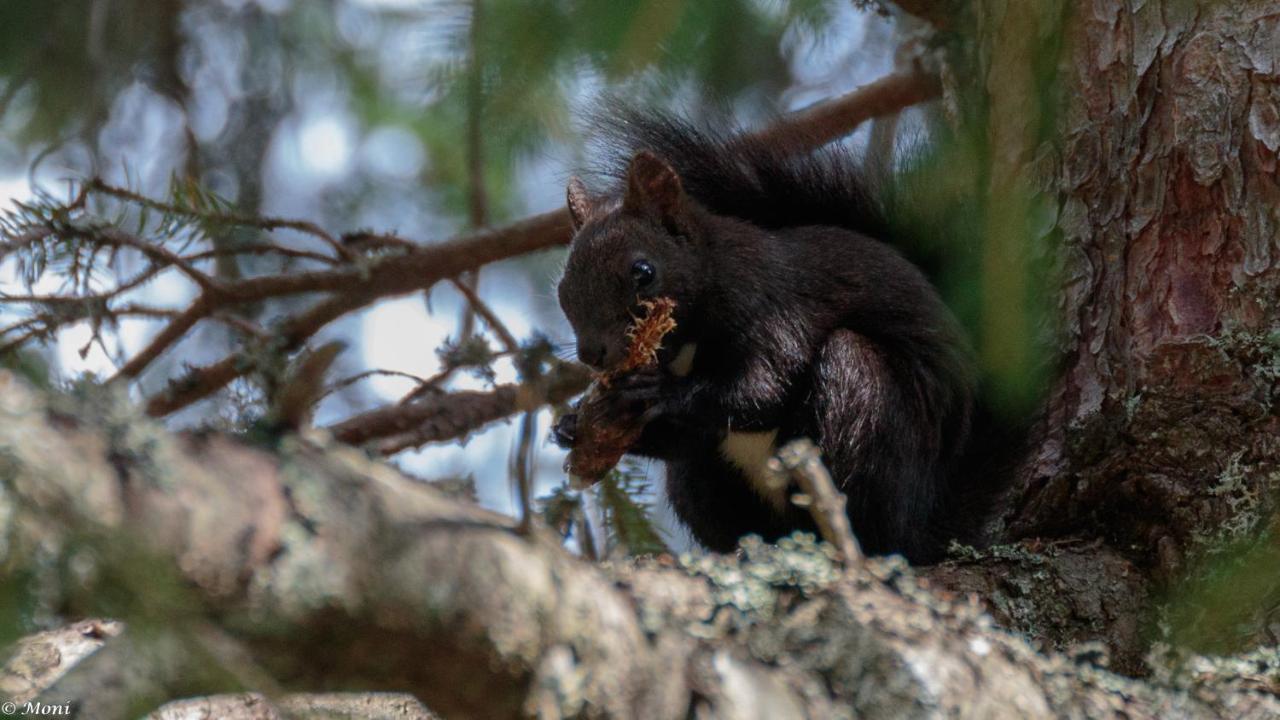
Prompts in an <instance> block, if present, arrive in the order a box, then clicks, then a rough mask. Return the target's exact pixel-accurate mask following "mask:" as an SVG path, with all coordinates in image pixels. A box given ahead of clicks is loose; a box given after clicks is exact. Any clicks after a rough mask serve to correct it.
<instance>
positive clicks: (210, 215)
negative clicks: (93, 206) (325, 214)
mask: <svg viewBox="0 0 1280 720" xmlns="http://www.w3.org/2000/svg"><path fill="white" fill-rule="evenodd" d="M86 187H87V188H88V189H89V190H90V191H92V192H96V193H99V194H102V195H108V196H110V197H114V198H117V199H120V200H127V201H128V202H131V203H134V204H135V205H141V206H142V207H147V208H150V209H152V210H158V211H160V212H165V213H172V214H174V215H185V216H187V217H191V218H196V219H197V220H204V221H206V222H211V223H215V224H219V225H241V226H244V227H254V228H259V229H261V230H295V231H297V232H301V233H305V234H307V235H311V236H313V237H317V238H319V239H320V240H321V241H323V242H324V243H325V244H326V245H328V246H329V247H330V248H331V249H332V250H333V251H334V252H335V253H337V254H338V257H340V258H342V259H343V260H347V261H350V260H353V259H354V256H353V255H352V254H351V251H350V250H349V249H348V248H347V247H345V246H344V245H343V244H342V243H340V242H338V240H337V239H336V238H335V237H334V236H333V235H331V234H330V233H329V232H328V231H326V230H325V229H324V228H322V227H320V226H319V225H316V224H315V223H313V222H310V221H307V220H294V219H289V218H278V217H269V216H267V217H258V216H255V215H241V214H239V213H229V212H209V211H206V210H197V209H195V208H188V207H181V206H178V205H174V204H171V203H166V202H161V201H159V200H156V199H154V198H149V197H147V196H146V195H143V194H141V193H136V192H134V191H132V190H129V189H126V188H122V187H116V186H114V185H109V184H107V183H106V182H104V181H103V180H102V179H100V178H93V179H91V180H89V182H88V183H87V184H86Z"/></svg>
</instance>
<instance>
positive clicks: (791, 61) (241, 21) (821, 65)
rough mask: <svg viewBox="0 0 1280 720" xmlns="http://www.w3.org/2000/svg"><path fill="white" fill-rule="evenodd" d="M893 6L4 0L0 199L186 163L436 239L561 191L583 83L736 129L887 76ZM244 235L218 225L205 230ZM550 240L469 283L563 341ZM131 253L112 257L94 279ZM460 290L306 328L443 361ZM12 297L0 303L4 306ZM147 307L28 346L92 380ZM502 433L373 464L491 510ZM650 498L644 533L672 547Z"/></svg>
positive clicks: (196, 418) (374, 356)
mask: <svg viewBox="0 0 1280 720" xmlns="http://www.w3.org/2000/svg"><path fill="white" fill-rule="evenodd" d="M909 24H910V23H909V21H908V20H905V19H903V18H900V17H895V16H893V15H892V14H890V13H889V12H887V11H884V10H882V9H880V8H876V7H864V6H863V3H857V2H852V1H851V0H797V1H794V2H786V1H784V0H716V1H715V2H701V1H699V2H693V1H692V0H687V1H684V2H682V1H680V0H665V1H664V0H657V1H643V0H594V1H592V0H587V1H569V0H440V1H435V2H432V1H428V0H306V1H305V2H303V1H302V0H58V1H57V2H49V1H48V0H5V2H4V3H0V210H2V211H6V212H18V211H19V210H18V209H20V208H21V207H22V206H21V205H19V203H38V202H42V201H43V202H47V201H50V200H51V199H57V200H60V201H66V200H67V199H68V198H69V193H72V192H73V191H74V181H76V180H80V179H84V178H89V177H100V178H102V179H103V180H105V181H106V182H109V183H111V184H113V185H116V186H120V187H126V188H129V189H130V190H133V191H136V192H139V193H142V194H144V195H148V196H151V197H157V198H165V197H168V196H169V195H170V192H171V187H172V186H173V184H174V183H175V182H188V181H194V182H195V183H196V184H198V185H199V186H200V187H202V188H204V189H206V190H207V191H209V192H210V193H212V194H214V195H216V196H217V197H218V198H221V200H222V201H225V203H226V205H227V206H228V207H229V208H230V209H231V210H233V211H234V212H237V213H243V214H246V215H270V216H282V217H287V218H297V219H303V220H309V221H312V222H314V223H316V224H318V225H319V226H321V227H323V228H325V229H326V230H328V231H329V232H331V233H332V234H334V235H335V236H336V235H338V234H341V233H347V232H352V231H357V230H370V231H374V232H394V233H396V234H397V235H399V236H400V237H403V238H407V239H410V240H412V241H413V242H417V243H434V242H441V241H444V240H447V239H449V238H451V237H453V236H456V235H458V234H459V233H462V232H466V231H468V230H471V229H476V228H483V227H486V226H496V225H501V224H504V223H508V222H511V221H513V220H517V219H519V218H521V217H525V216H527V215H530V214H533V213H537V212H542V211H546V210H550V209H554V208H556V207H559V206H560V205H561V204H562V203H563V197H564V185H565V181H566V180H567V178H568V177H569V176H570V175H571V174H573V172H574V171H575V170H576V169H578V168H581V167H583V166H584V165H587V164H588V163H589V160H590V158H589V157H587V156H586V154H585V147H584V139H583V133H582V132H581V129H582V127H581V120H582V118H583V117H584V116H585V115H586V114H587V113H588V112H590V111H591V109H592V107H593V102H594V101H595V100H596V98H598V96H599V93H600V92H601V91H603V90H605V89H608V90H611V91H620V92H622V93H624V94H625V95H627V96H628V97H631V98H635V99H637V100H639V101H641V102H643V103H652V104H658V105H668V106H674V107H679V108H682V109H684V110H685V111H686V112H691V113H695V114H696V113H697V112H699V109H700V108H707V107H715V108H718V109H721V110H724V109H727V110H728V111H729V112H731V113H732V114H733V115H734V116H735V117H737V118H739V120H740V121H741V122H742V123H743V124H746V125H751V124H755V123H759V122H764V121H767V120H768V119H769V118H770V117H773V116H776V115H777V114H778V113H781V112H785V111H788V110H792V109H796V108H800V107H803V106H806V105H808V104H811V103H814V102H817V101H820V100H822V99H825V98H829V97H832V96H835V95H838V94H840V93H843V92H846V91H849V90H851V89H853V88H856V87H858V86H860V85H863V84H865V83H867V82H870V81H872V80H875V79H877V78H879V77H882V76H884V75H886V74H888V73H889V72H891V71H892V70H893V68H894V55H895V49H896V48H897V47H899V46H900V45H901V44H902V41H903V38H904V36H905V35H907V34H908V33H909V32H910V27H909ZM911 112H916V111H911ZM909 114H910V113H908V115H909ZM912 123H913V120H912V117H904V118H903V119H902V122H899V123H897V124H896V126H895V127H898V128H901V127H912ZM916 124H917V125H918V124H919V123H918V122H916ZM871 132H872V130H871V125H870V124H867V125H864V126H863V127H862V128H860V129H859V131H858V133H856V134H855V135H854V136H852V137H851V138H849V139H848V140H847V142H851V143H854V144H864V143H866V142H867V137H868V135H869V133H871ZM899 132H901V130H899ZM891 133H892V131H891ZM262 232H263V231H261V230H256V229H251V228H249V229H246V228H239V229H236V230H234V231H233V233H238V234H240V236H239V237H230V238H224V241H227V242H247V241H252V240H253V236H254V235H255V234H260V233H262ZM273 237H274V238H276V239H277V240H278V241H280V242H286V243H290V244H293V245H295V246H297V247H304V248H305V247H307V246H308V244H312V245H314V244H315V243H316V242H317V241H316V240H315V238H312V237H309V236H306V235H303V234H300V233H292V234H291V233H289V232H288V231H279V232H276V233H274V234H273ZM564 252H565V251H564V250H563V249H555V250H550V251H543V252H540V253H535V254H533V255H529V256H525V257H521V258H518V259H515V260H511V261H506V262H501V263H497V264H493V265H491V266H488V267H486V268H484V270H483V271H481V273H480V274H479V277H478V278H477V279H476V281H477V282H478V291H479V294H480V296H481V297H482V298H484V300H485V301H487V303H488V304H489V305H490V306H491V307H492V308H493V310H494V311H495V312H496V314H497V315H498V316H499V317H500V318H501V319H502V321H503V322H504V323H505V324H506V325H507V327H509V328H510V330H511V331H512V333H513V334H514V335H515V336H516V337H517V338H518V339H520V340H521V341H529V340H530V339H532V338H535V337H537V336H539V335H541V336H545V337H546V338H547V339H548V340H549V341H550V342H551V343H552V344H553V345H554V346H555V347H556V348H558V349H560V350H562V352H560V354H561V355H562V356H563V357H571V351H569V352H563V350H567V349H569V348H572V336H571V334H570V332H569V330H568V327H567V325H566V323H565V322H564V319H563V317H562V315H561V313H560V311H559V308H558V307H557V304H556V301H555V292H554V290H555V283H556V279H557V275H558V272H559V268H560V265H561V263H562V261H563V257H564ZM280 262H281V261H280V260H279V259H275V258H269V257H261V258H255V257H249V256H241V257H240V258H239V261H238V262H235V261H233V262H229V263H228V262H223V263H219V264H218V267H217V268H216V272H217V273H218V274H219V275H220V276H224V277H243V276H249V275H256V274H267V273H274V272H280V271H281V270H283V269H285V268H283V267H282V266H281V264H280ZM129 269H130V265H129V262H128V258H127V257H126V258H123V259H121V260H120V261H119V262H118V263H115V264H114V266H113V267H110V268H106V269H105V270H104V272H105V274H106V275H107V276H108V277H106V278H104V279H102V282H108V280H110V279H111V276H114V278H115V279H117V280H118V278H119V277H123V276H127V275H128V274H129ZM24 279H25V280H28V281H31V292H36V293H57V292H59V291H60V290H64V289H65V285H64V283H65V278H64V277H60V275H59V273H58V272H56V271H45V272H35V271H34V269H33V268H32V267H31V266H30V263H29V262H24V261H23V260H22V259H21V258H18V257H8V258H6V259H5V260H4V261H3V263H2V264H0V291H4V292H8V293H21V292H26V288H25V287H24V282H23V281H24ZM95 282H96V281H95ZM196 294H197V288H196V287H195V286H194V284H193V283H191V282H190V281H189V280H188V279H186V277H185V276H183V275H182V274H181V273H178V272H167V273H164V274H161V275H160V276H158V277H157V278H155V279H154V280H152V281H150V282H148V283H146V284H143V285H142V286H140V287H138V288H137V289H136V290H134V291H132V294H131V295H130V296H129V297H130V298H132V299H136V300H137V301H138V302H145V303H147V304H149V305H152V306H157V307H164V308H172V309H181V308H183V307H185V305H186V304H187V303H189V302H190V301H191V300H192V299H193V298H194V297H195V296H196ZM300 303H301V304H305V299H294V298H289V299H286V300H282V301H272V302H268V303H264V304H263V305H262V306H261V307H259V308H256V309H255V313H256V315H257V319H258V320H259V322H261V323H262V324H263V325H268V324H269V322H270V320H271V318H272V317H277V316H281V315H283V314H287V313H289V312H290V311H291V310H296V309H297V308H298V307H300ZM466 307H467V304H466V302H465V300H464V298H463V297H462V296H461V295H460V294H459V293H458V291H457V290H455V289H454V288H453V287H451V286H448V285H447V284H439V285H437V286H436V287H435V288H434V289H433V290H432V291H430V293H429V294H426V296H424V294H422V293H418V294H414V295H410V296H405V297H401V298H398V299H394V300H391V301H385V302H382V303H379V304H376V305H374V306H372V307H370V308H368V309H366V310H364V311H362V312H359V313H355V314H352V315H349V316H347V317H345V318H343V319H342V320H340V321H339V322H336V323H334V324H332V325H331V326H329V327H328V328H326V329H325V330H324V331H323V332H322V333H321V334H320V335H319V336H317V337H316V338H315V339H314V341H313V343H312V344H313V345H318V344H320V343H323V342H325V341H326V340H332V339H341V340H344V341H346V342H347V343H348V348H347V350H346V351H345V352H344V353H342V354H341V355H340V356H339V358H338V360H337V363H336V366H335V369H334V370H332V371H331V374H332V375H333V376H334V377H338V378H341V377H354V376H358V375H360V374H361V373H364V372H366V371H373V370H379V371H394V372H396V373H404V374H406V375H409V376H416V377H419V378H422V377H429V376H431V375H433V374H434V373H436V372H437V371H439V370H440V368H441V358H440V356H439V354H438V353H437V349H439V348H441V347H442V346H445V345H446V343H447V342H456V341H457V339H458V338H460V337H463V336H466V335H469V334H470V333H471V332H473V329H474V332H478V333H485V332H487V329H486V328H484V327H483V324H482V323H477V322H476V321H475V319H474V318H472V317H470V316H469V313H468V312H467V311H466ZM22 311H23V308H21V307H18V306H15V305H13V304H7V303H0V319H2V320H4V321H5V322H6V323H7V322H9V321H12V320H13V318H15V317H21V312H22ZM162 326H163V322H162V321H161V319H148V318H132V317H131V318H124V319H122V320H121V321H120V322H119V323H118V324H115V325H112V326H110V327H107V328H105V329H104V328H98V327H93V326H92V323H90V322H88V321H85V322H80V323H79V324H75V325H71V326H67V327H63V328H61V329H59V330H58V331H57V332H56V333H54V334H52V335H51V336H50V337H48V338H47V339H46V340H47V342H45V344H43V345H32V346H31V348H32V350H33V352H34V357H35V358H36V359H37V360H38V362H39V364H40V365H41V367H42V371H44V372H47V374H48V375H49V377H50V379H51V382H54V383H73V382H75V381H77V379H80V380H83V379H85V378H86V377H92V378H98V379H101V378H105V377H109V376H110V375H112V374H113V373H114V372H115V370H116V369H117V368H118V367H119V366H120V365H121V364H122V363H123V362H124V360H125V359H127V358H128V357H130V356H132V355H133V354H134V353H136V352H137V351H138V350H139V349H141V348H142V347H143V346H144V345H145V344H146V343H147V341H148V340H149V339H150V338H151V337H152V336H153V335H154V334H155V333H156V332H158V330H159V329H160V328H161V327H162ZM237 342H238V339H237V336H236V333H235V332H234V331H233V330H230V329H228V328H226V327H225V326H222V325H218V324H208V325H204V324H202V325H201V326H199V327H198V328H197V330H196V332H195V333H194V335H193V336H192V337H190V338H188V339H187V340H186V341H185V342H183V343H181V344H180V345H178V346H177V347H176V348H174V349H173V350H171V351H169V352H168V353H166V354H165V355H164V356H163V357H162V358H161V359H160V360H159V361H158V362H156V363H154V364H153V365H152V366H150V367H149V368H148V369H147V371H146V372H145V374H144V375H143V376H142V377H141V378H140V379H139V381H138V382H137V383H136V384H135V386H134V387H133V389H132V391H133V392H134V393H136V394H137V396H138V397H139V398H142V397H146V396H147V395H150V394H152V393H153V392H155V391H157V390H159V389H160V388H162V387H163V386H164V383H165V382H166V381H167V380H168V379H169V378H170V377H172V376H174V375H176V374H177V373H178V372H179V371H180V370H181V369H182V368H183V367H184V366H186V365H189V364H200V363H207V362H211V361H214V360H217V359H219V358H221V357H223V356H225V355H226V354H227V353H228V351H229V350H231V349H233V348H234V346H235V344H236V343H237ZM30 361H31V358H30V357H29V358H27V360H25V362H30ZM515 377H516V373H515V370H514V369H513V368H512V367H511V363H510V362H509V361H505V360H503V361H498V362H497V363H496V364H495V365H494V367H493V373H492V374H491V375H490V374H486V373H475V374H467V373H459V374H457V375H456V376H455V377H454V378H452V379H451V380H450V381H449V383H448V385H447V386H446V387H448V388H454V389H460V388H485V387H489V386H490V385H491V384H492V383H493V382H495V381H497V382H511V381H513V380H514V379H515ZM414 386H415V381H414V380H413V379H412V378H410V377H407V376H397V375H393V374H375V375H371V376H368V377H365V378H363V379H360V380H358V381H355V382H352V383H350V384H348V385H345V386H343V387H342V388H340V389H339V390H338V391H337V392H334V393H333V394H331V395H329V396H328V397H327V398H326V399H325V400H324V401H323V402H322V403H321V405H320V406H319V408H318V412H317V416H316V418H315V421H316V424H318V425H324V424H327V423H331V422H335V421H338V420H341V419H343V418H346V417H348V416H350V415H351V414H352V413H355V412H359V411H362V410H367V409H370V408H375V407H379V406H383V405H387V404H389V403H393V402H395V401H397V400H398V399H399V398H401V397H403V396H404V395H405V394H406V393H407V392H409V391H411V390H412V389H413V387H414ZM260 394H261V388H259V387H255V385H254V382H253V381H252V380H251V379H242V380H238V381H236V382H235V383H233V384H232V385H231V386H230V387H229V388H227V389H226V390H224V391H223V392H220V393H218V394H217V395H215V396H214V397H212V398H209V399H207V400H205V401H203V402H201V403H198V404H196V405H193V406H191V407H189V408H186V409H184V410H183V411H181V412H179V413H177V414H175V415H173V416H172V417H171V418H170V419H169V420H168V421H169V422H170V423H172V424H173V425H175V426H182V427H189V426H195V425H206V424H214V425H224V426H230V427H234V426H235V425H236V423H238V422H241V421H242V420H243V418H244V414H245V413H247V412H250V409H251V408H252V407H253V405H254V403H255V402H256V401H257V400H259V399H260ZM537 420H538V422H537V428H536V432H537V440H536V442H535V447H536V449H537V452H536V462H535V466H536V467H535V469H536V473H535V475H534V477H535V480H536V488H535V495H537V496H544V495H546V494H547V493H548V492H549V491H550V490H551V489H552V488H553V487H555V486H558V485H560V484H562V483H563V481H564V475H563V472H562V471H561V469H560V468H561V464H562V461H563V455H562V453H561V452H560V451H559V450H557V449H556V448H554V447H553V446H551V445H550V444H549V443H548V442H546V439H545V438H546V435H547V430H548V428H549V427H550V424H551V416H550V411H543V412H541V413H540V415H539V417H538V418H537ZM517 432H518V422H516V421H514V420H513V421H511V422H506V423H497V424H495V425H492V426H490V427H488V428H486V429H484V430H483V431H481V432H477V433H476V434H474V435H473V436H472V437H470V438H469V439H468V440H467V441H466V442H463V443H448V444H440V445H438V446H428V447H426V448H423V449H419V450H414V451H407V452H403V453H400V454H399V455H397V456H395V457H394V458H393V461H394V462H396V463H397V464H399V465H400V466H402V467H403V468H404V469H405V470H406V471H408V472H410V473H412V474H414V475H416V476H419V477H423V478H427V479H446V478H455V479H466V478H471V479H473V480H474V483H475V490H476V494H477V497H478V499H479V501H480V502H481V503H482V504H484V505H485V506H488V507H490V508H493V509H496V510H499V511H502V512H507V513H510V512H512V511H513V502H514V498H515V495H514V490H513V488H512V484H511V482H510V479H509V478H510V475H511V472H510V467H511V462H512V453H513V444H514V442H515V437H516V434H517ZM637 472H639V473H641V474H648V475H650V476H652V479H656V478H657V475H658V472H657V471H656V470H652V469H650V468H648V467H647V466H643V465H642V466H640V467H639V468H638V469H637ZM655 505H656V507H658V508H659V509H661V508H662V503H661V502H658V503H655ZM663 517H664V516H663V514H662V512H660V513H659V525H660V526H662V527H663V528H665V530H664V532H666V533H667V538H666V539H667V541H668V543H669V544H670V545H671V546H672V547H673V548H676V549H680V548H683V547H687V544H688V543H687V540H686V539H685V538H684V537H682V536H681V534H680V533H679V532H678V531H672V530H671V526H670V523H669V522H668V521H665V520H663Z"/></svg>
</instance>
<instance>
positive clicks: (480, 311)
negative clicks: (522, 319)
mask: <svg viewBox="0 0 1280 720" xmlns="http://www.w3.org/2000/svg"><path fill="white" fill-rule="evenodd" d="M449 282H451V283H453V286H454V287H455V288H457V290H458V292H460V293H462V295H463V297H465V298H466V299H467V303H468V304H470V305H471V309H472V310H475V312H476V314H477V315H479V316H480V317H482V318H484V322H485V324H486V325H488V326H489V329H490V330H492V331H493V334H495V335H497V336H498V341H499V342H501V343H502V346H503V347H504V348H506V349H507V351H508V352H511V353H518V352H520V343H518V342H516V337H515V335H512V334H511V331H510V330H508V329H507V326H506V325H504V324H503V323H502V321H501V320H499V319H498V316H497V314H495V313H494V312H493V309H492V308H490V307H489V306H488V305H487V304H485V302H484V300H481V299H480V295H479V293H477V292H476V290H475V288H473V287H470V286H468V285H467V284H466V283H465V282H463V281H461V280H458V279H457V278H450V279H449Z"/></svg>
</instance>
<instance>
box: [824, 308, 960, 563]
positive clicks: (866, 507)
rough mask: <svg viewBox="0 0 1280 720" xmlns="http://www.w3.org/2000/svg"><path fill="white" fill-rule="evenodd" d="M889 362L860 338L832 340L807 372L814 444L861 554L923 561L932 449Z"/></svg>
mask: <svg viewBox="0 0 1280 720" xmlns="http://www.w3.org/2000/svg"><path fill="white" fill-rule="evenodd" d="M889 362H890V358H889V357H888V355H887V351H886V350H885V349H884V348H883V347H881V346H879V345H878V344H877V343H875V342H874V341H872V340H871V339H869V338H867V337H866V336H863V335H861V334H859V333H856V332H854V331H852V330H844V329H842V330H837V331H835V332H834V333H832V334H831V336H830V337H829V338H828V339H827V341H826V343H825V344H824V345H823V347H822V349H821V350H820V351H819V353H818V355H817V357H816V358H815V363H814V366H813V374H812V378H813V396H812V397H813V402H812V405H811V408H812V412H813V415H812V422H813V424H814V427H815V430H816V435H817V437H816V438H815V440H816V441H817V443H818V446H819V447H820V448H821V449H822V454H823V459H824V461H825V462H826V463H827V466H828V470H829V471H830V472H831V477H832V480H833V481H834V482H835V484H836V486H837V488H838V489H839V490H841V491H842V492H843V493H844V494H845V496H846V497H847V498H848V511H849V519H850V523H851V524H852V526H853V532H854V534H855V535H857V536H858V540H859V542H860V543H861V544H862V546H863V548H864V549H865V550H866V551H867V552H869V553H871V554H886V553H894V552H896V553H901V554H903V555H905V556H906V557H907V559H908V560H911V561H912V562H922V561H928V560H929V559H931V558H932V557H933V555H934V554H935V549H934V548H931V547H930V546H931V544H932V542H931V540H930V538H931V532H930V529H929V528H930V526H931V523H932V521H933V518H932V517H931V516H932V515H933V513H934V511H935V509H936V504H937V498H938V497H939V488H938V487H937V484H938V483H939V482H940V480H939V479H938V478H937V477H936V475H937V471H936V468H935V467H933V465H934V463H931V462H930V461H929V458H928V456H927V450H926V448H929V447H930V446H931V445H936V443H934V442H931V440H930V438H929V437H927V435H928V433H929V432H930V429H929V428H930V425H929V423H928V422H927V421H926V419H925V418H924V417H923V416H922V413H921V412H920V410H919V409H918V408H917V407H916V406H914V405H913V404H912V403H911V402H909V401H908V399H907V398H908V397H910V396H911V393H910V392H909V389H908V388H904V387H903V386H902V385H901V380H900V378H899V377H897V376H895V374H894V373H893V372H892V370H891V368H890V365H889Z"/></svg>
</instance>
